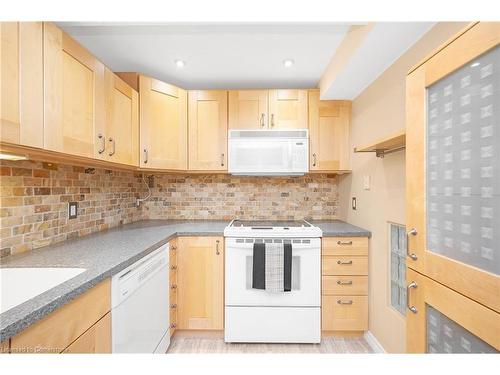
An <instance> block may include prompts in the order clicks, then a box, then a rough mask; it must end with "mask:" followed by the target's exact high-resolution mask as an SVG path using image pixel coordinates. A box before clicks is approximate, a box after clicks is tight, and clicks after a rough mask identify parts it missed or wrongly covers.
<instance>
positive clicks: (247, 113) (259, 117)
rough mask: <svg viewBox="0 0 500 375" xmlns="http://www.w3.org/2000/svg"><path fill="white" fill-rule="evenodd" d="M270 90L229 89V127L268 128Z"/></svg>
mask: <svg viewBox="0 0 500 375" xmlns="http://www.w3.org/2000/svg"><path fill="white" fill-rule="evenodd" d="M267 126H268V90H231V91H229V129H267Z"/></svg>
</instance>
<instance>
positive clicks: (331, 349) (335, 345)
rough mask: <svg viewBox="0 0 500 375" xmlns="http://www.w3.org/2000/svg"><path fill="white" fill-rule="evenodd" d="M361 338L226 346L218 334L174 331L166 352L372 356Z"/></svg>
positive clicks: (332, 337) (340, 337)
mask: <svg viewBox="0 0 500 375" xmlns="http://www.w3.org/2000/svg"><path fill="white" fill-rule="evenodd" d="M373 352H374V351H373V349H372V348H371V347H370V345H369V344H368V342H367V341H366V340H365V339H364V337H363V336H329V337H323V338H322V340H321V344H239V343H232V344H226V343H225V342H224V338H223V336H222V334H221V333H202V332H197V333H185V332H175V334H174V336H173V337H172V340H171V343H170V347H169V349H168V351H167V353H173V354H181V353H212V354H216V353H248V354H250V353H253V354H255V353H258V354H264V353H271V354H272V353H275V354H276V353H282V354H286V353H295V354H296V353H306V354H307V353H309V354H335V353H373Z"/></svg>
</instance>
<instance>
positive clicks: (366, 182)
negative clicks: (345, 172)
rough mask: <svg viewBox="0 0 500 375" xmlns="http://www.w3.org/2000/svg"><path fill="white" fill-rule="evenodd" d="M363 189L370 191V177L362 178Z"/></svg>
mask: <svg viewBox="0 0 500 375" xmlns="http://www.w3.org/2000/svg"><path fill="white" fill-rule="evenodd" d="M363 189H365V190H370V176H369V175H367V176H363Z"/></svg>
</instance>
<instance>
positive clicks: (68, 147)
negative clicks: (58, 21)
mask: <svg viewBox="0 0 500 375" xmlns="http://www.w3.org/2000/svg"><path fill="white" fill-rule="evenodd" d="M43 70H44V74H43V77H44V90H45V93H44V148H46V149H48V150H52V151H59V152H64V153H66V154H71V155H77V156H86V157H94V143H95V129H96V128H100V127H102V126H103V125H102V124H103V121H104V117H105V113H104V65H103V64H102V63H101V62H100V61H98V60H97V59H96V58H95V57H94V56H92V55H91V54H90V53H89V52H88V51H87V50H86V49H84V48H83V47H82V46H81V45H79V44H78V43H77V42H76V41H74V40H73V39H71V37H69V36H68V35H67V34H66V33H64V32H63V31H62V30H61V29H59V28H58V27H57V26H55V25H54V24H52V23H44V69H43Z"/></svg>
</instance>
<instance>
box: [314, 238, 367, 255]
mask: <svg viewBox="0 0 500 375" xmlns="http://www.w3.org/2000/svg"><path fill="white" fill-rule="evenodd" d="M321 246H322V247H321V255H368V237H324V238H323V239H322V241H321Z"/></svg>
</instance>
